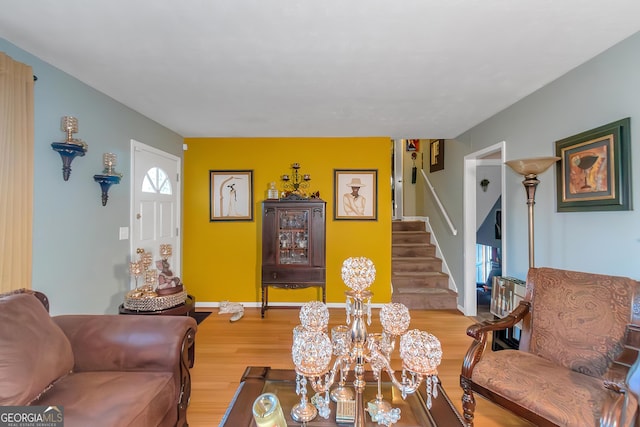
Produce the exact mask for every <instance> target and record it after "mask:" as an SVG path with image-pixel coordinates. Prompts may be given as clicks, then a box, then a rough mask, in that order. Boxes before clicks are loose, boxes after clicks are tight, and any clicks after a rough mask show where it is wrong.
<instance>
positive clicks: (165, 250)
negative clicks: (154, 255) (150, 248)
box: [160, 243, 173, 261]
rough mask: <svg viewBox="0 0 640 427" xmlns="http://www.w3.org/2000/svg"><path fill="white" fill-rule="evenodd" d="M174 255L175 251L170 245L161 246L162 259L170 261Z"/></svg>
mask: <svg viewBox="0 0 640 427" xmlns="http://www.w3.org/2000/svg"><path fill="white" fill-rule="evenodd" d="M172 254H173V249H172V247H171V245H170V244H168V243H167V244H161V245H160V258H162V260H163V261H166V260H168V259H169V257H170V256H171V255H172Z"/></svg>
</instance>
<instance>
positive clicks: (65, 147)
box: [51, 116, 88, 181]
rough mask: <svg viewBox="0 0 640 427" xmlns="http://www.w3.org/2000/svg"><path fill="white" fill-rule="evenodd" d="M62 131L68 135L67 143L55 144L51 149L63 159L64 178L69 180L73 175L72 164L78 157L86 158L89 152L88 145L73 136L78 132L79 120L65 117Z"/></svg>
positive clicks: (52, 144)
mask: <svg viewBox="0 0 640 427" xmlns="http://www.w3.org/2000/svg"><path fill="white" fill-rule="evenodd" d="M61 128H62V130H63V131H64V132H65V133H66V134H67V140H66V141H65V142H53V143H51V147H52V148H53V150H54V151H56V152H57V153H59V154H60V157H61V158H62V178H63V179H64V180H65V181H68V180H69V175H71V162H72V161H73V159H75V158H76V157H78V156H80V157H82V156H84V153H86V152H87V148H88V145H87V143H86V142H84V141H83V140H81V139H76V138H74V137H73V134H74V133H76V132H78V119H77V118H75V117H73V116H64V117H63V118H62V122H61Z"/></svg>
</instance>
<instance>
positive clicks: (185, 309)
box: [118, 295, 196, 368]
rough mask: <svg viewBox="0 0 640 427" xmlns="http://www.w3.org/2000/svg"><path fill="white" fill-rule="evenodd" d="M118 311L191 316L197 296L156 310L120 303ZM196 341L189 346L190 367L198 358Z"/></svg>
mask: <svg viewBox="0 0 640 427" xmlns="http://www.w3.org/2000/svg"><path fill="white" fill-rule="evenodd" d="M118 312H119V313H120V314H136V315H144V316H148V315H151V316H153V315H155V316H189V317H194V313H195V312H196V297H194V296H193V295H187V299H186V300H185V301H184V303H183V304H179V305H176V306H175V307H170V308H167V309H165V310H156V311H140V310H129V309H128V308H125V307H124V303H122V304H120V307H118ZM195 350H196V343H195V340H194V342H193V345H192V346H191V347H189V367H190V368H193V364H194V363H195V359H196V354H195Z"/></svg>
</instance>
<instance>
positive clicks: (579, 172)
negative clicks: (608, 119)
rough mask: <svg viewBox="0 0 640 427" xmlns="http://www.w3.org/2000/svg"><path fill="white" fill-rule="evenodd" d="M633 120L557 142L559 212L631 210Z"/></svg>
mask: <svg viewBox="0 0 640 427" xmlns="http://www.w3.org/2000/svg"><path fill="white" fill-rule="evenodd" d="M630 126H631V119H630V118H628V117H627V118H625V119H622V120H618V121H615V122H612V123H609V124H606V125H604V126H600V127H598V128H595V129H591V130H588V131H586V132H582V133H580V134H578V135H574V136H570V137H568V138H564V139H561V140H559V141H556V156H558V157H560V161H559V162H558V163H557V166H556V167H557V174H556V175H557V197H558V206H557V211H558V212H579V211H621V210H631V209H632V203H631V202H632V201H631V136H630Z"/></svg>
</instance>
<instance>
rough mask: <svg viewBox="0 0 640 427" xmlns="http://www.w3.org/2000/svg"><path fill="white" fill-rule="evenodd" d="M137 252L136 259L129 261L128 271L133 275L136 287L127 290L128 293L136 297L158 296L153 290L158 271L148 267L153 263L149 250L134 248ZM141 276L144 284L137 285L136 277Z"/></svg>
mask: <svg viewBox="0 0 640 427" xmlns="http://www.w3.org/2000/svg"><path fill="white" fill-rule="evenodd" d="M136 253H137V254H138V261H132V262H130V263H129V272H130V273H131V275H132V276H133V277H134V280H135V282H136V288H135V289H134V290H132V291H131V292H129V295H131V296H136V297H138V298H153V297H156V296H158V294H157V293H156V292H155V289H154V288H155V283H156V281H157V277H158V271H157V270H156V269H150V268H149V267H151V264H153V259H152V255H151V252H146V251H145V250H144V249H141V248H138V249H136ZM140 277H142V278H143V280H144V284H143V285H142V286H140V287H138V279H139V278H140Z"/></svg>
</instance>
